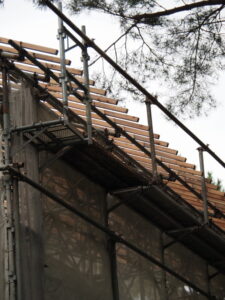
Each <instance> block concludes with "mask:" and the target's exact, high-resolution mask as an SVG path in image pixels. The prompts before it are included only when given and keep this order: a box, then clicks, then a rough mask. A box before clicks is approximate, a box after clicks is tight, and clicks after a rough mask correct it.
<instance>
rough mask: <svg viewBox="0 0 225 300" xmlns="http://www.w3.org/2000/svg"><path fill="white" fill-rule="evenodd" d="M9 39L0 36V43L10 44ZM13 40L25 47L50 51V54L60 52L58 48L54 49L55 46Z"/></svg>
mask: <svg viewBox="0 0 225 300" xmlns="http://www.w3.org/2000/svg"><path fill="white" fill-rule="evenodd" d="M9 40H10V39H7V38H3V37H0V43H2V44H8V41H9ZM13 41H14V42H15V43H17V44H18V45H20V46H21V47H23V48H27V49H30V50H35V51H40V52H44V53H48V54H54V55H56V54H58V50H57V49H54V48H49V47H44V46H39V45H35V44H30V43H24V42H20V41H16V40H13Z"/></svg>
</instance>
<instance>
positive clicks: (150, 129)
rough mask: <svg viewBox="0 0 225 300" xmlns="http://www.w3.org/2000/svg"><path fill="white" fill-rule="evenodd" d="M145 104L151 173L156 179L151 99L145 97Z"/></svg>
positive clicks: (155, 179)
mask: <svg viewBox="0 0 225 300" xmlns="http://www.w3.org/2000/svg"><path fill="white" fill-rule="evenodd" d="M145 105H146V111H147V119H148V132H149V143H150V149H151V161H152V174H153V180H154V181H157V180H158V173H157V161H156V154H155V142H154V133H153V121H152V110H151V105H152V102H151V100H150V99H148V98H147V99H146V100H145Z"/></svg>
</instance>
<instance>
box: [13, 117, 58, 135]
mask: <svg viewBox="0 0 225 300" xmlns="http://www.w3.org/2000/svg"><path fill="white" fill-rule="evenodd" d="M60 124H64V119H63V118H62V119H60V120H53V121H47V122H39V123H33V124H30V125H25V126H20V127H15V128H12V129H11V132H20V131H33V130H36V129H40V128H45V127H51V126H56V125H60Z"/></svg>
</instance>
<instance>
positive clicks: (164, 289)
mask: <svg viewBox="0 0 225 300" xmlns="http://www.w3.org/2000/svg"><path fill="white" fill-rule="evenodd" d="M163 236H164V232H160V260H161V262H162V264H163V265H165V257H164V251H165V249H164V238H163ZM161 272H162V273H161V275H162V289H161V297H162V300H167V299H168V297H167V283H166V271H165V270H163V269H162V270H161Z"/></svg>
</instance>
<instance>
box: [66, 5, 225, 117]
mask: <svg viewBox="0 0 225 300" xmlns="http://www.w3.org/2000/svg"><path fill="white" fill-rule="evenodd" d="M68 3H69V4H68V6H69V8H70V10H71V11H72V12H75V13H78V12H79V13H80V12H82V11H83V10H91V11H93V10H95V11H99V12H102V13H107V14H110V15H113V16H115V17H117V18H118V19H119V21H120V25H121V31H122V32H123V33H124V32H126V31H127V33H126V35H125V37H124V41H123V43H121V44H119V43H118V44H115V45H114V48H115V52H116V53H115V57H116V59H117V61H118V62H119V63H120V65H121V66H122V67H124V68H125V69H126V70H127V71H128V72H129V73H131V75H133V76H134V77H135V78H136V79H137V80H138V81H139V82H140V83H142V84H143V85H145V87H146V88H148V87H149V86H150V83H151V81H152V80H154V79H160V80H161V81H162V80H164V83H163V84H165V85H167V87H168V88H169V91H170V93H169V95H167V101H166V105H167V107H168V108H169V110H170V111H172V112H174V113H175V114H177V115H182V116H188V117H190V118H192V117H195V116H199V115H201V114H202V113H206V114H207V112H208V111H209V110H210V109H212V108H214V107H215V106H216V102H215V99H214V97H213V95H212V94H211V92H210V90H211V86H212V85H213V84H214V83H215V82H216V79H217V76H218V74H219V71H220V70H222V69H223V66H224V62H223V58H224V54H225V43H224V42H225V40H224V35H223V32H222V28H223V22H224V18H223V15H224V3H223V1H222V0H221V3H220V2H219V1H217V2H216V3H217V5H211V4H209V5H208V3H206V1H199V2H198V1H194V0H189V1H186V2H185V3H186V4H184V1H181V0H176V1H175V0H174V1H170V4H168V3H167V4H165V1H160V0H159V1H153V0H150V1H145V0H116V1H110V0H108V1H107V0H97V1H94V0H85V1H81V0H69V1H68ZM202 3H203V4H202ZM209 3H210V2H209ZM165 5H167V6H165ZM168 5H170V6H168ZM131 26H132V29H129V28H130V27H131ZM131 41H132V42H133V44H132V43H131ZM134 42H135V45H134ZM102 80H103V82H104V83H105V85H106V87H107V82H108V84H110V86H109V85H108V88H109V89H110V90H113V89H114V88H113V86H115V88H118V87H123V88H126V89H127V91H128V92H130V94H131V95H133V97H134V98H135V99H139V96H140V95H139V93H138V92H136V91H134V89H133V88H132V87H131V86H130V85H129V83H127V82H124V81H123V80H121V79H118V78H117V77H116V76H115V74H114V73H113V80H112V79H110V80H108V79H107V78H104V79H102Z"/></svg>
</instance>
